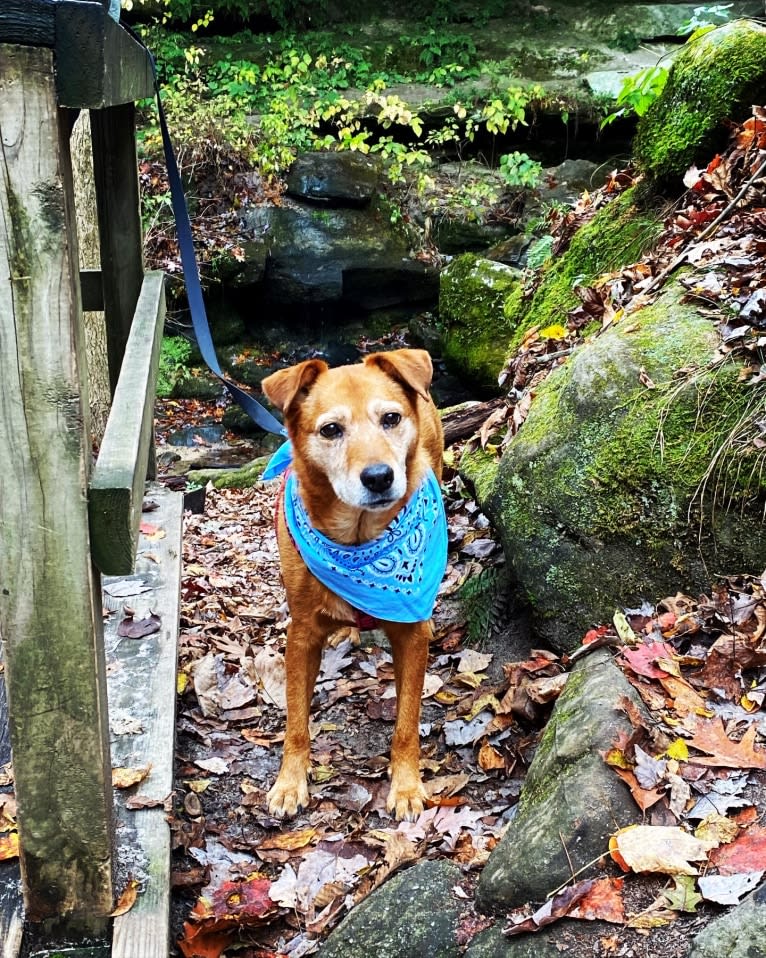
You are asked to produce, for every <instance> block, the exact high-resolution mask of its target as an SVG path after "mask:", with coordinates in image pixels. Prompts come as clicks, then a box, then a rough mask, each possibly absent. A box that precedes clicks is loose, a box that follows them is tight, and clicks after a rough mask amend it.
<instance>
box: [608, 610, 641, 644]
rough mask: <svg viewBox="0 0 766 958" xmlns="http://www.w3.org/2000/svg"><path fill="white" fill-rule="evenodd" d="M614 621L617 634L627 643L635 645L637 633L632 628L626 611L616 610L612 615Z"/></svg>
mask: <svg viewBox="0 0 766 958" xmlns="http://www.w3.org/2000/svg"><path fill="white" fill-rule="evenodd" d="M612 622H614V627H615V629H616V630H617V635H618V636H619V637H620V639H621V640H622V641H623V642H624V643H625V644H626V645H634V644H635V643H636V641H637V640H636V633H635V632H634V631H633V629H631V627H630V623H629V622H628V620H627V619H626V618H625V613H623V612H620V611H619V610H618V611H617V612H615V613H614V616H613V617H612Z"/></svg>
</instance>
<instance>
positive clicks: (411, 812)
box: [386, 777, 426, 822]
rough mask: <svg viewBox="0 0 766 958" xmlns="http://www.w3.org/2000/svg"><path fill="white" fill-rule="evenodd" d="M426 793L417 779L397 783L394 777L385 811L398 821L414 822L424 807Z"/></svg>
mask: <svg viewBox="0 0 766 958" xmlns="http://www.w3.org/2000/svg"><path fill="white" fill-rule="evenodd" d="M425 800H426V793H425V789H424V788H423V785H422V783H421V781H420V779H419V778H415V779H411V778H410V779H409V780H408V781H407V782H401V783H397V781H396V777H394V779H393V781H392V782H391V788H390V790H389V793H388V799H387V800H386V810H387V811H388V812H389V813H390V814H391V815H393V816H394V818H396V819H397V820H398V821H408V822H414V821H415V819H416V818H417V817H418V815H420V813H421V812H422V811H423V808H424V806H425Z"/></svg>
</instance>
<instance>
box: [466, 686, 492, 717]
mask: <svg viewBox="0 0 766 958" xmlns="http://www.w3.org/2000/svg"><path fill="white" fill-rule="evenodd" d="M486 708H490V709H492V711H493V712H494V713H495V715H497V713H498V712H499V711H500V703H499V702H498V700H497V699H496V698H495V696H494V695H492V693H491V692H487V693H485V694H484V695H480V696H479V697H478V698H477V699H476V701H475V702H474V703H473V706H472V707H471V711H470V712H469V713H468V715H466V716H465V720H466V722H470V721H471V720H472V719H475V718H476V716H477V715H478V714H479V712H483V711H484V709H486Z"/></svg>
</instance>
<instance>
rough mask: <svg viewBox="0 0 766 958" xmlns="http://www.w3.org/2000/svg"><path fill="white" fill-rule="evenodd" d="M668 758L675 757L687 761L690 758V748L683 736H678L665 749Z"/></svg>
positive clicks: (679, 760) (678, 760)
mask: <svg viewBox="0 0 766 958" xmlns="http://www.w3.org/2000/svg"><path fill="white" fill-rule="evenodd" d="M665 754H666V755H667V757H668V758H674V759H675V760H676V761H677V762H685V761H686V760H687V759H688V758H689V748H688V746H687V744H686V742H685V741H684V740H683V739H682V738H677V739H676V740H675V741H673V742H671V743H670V745H669V746H668V747H667V749H666V750H665Z"/></svg>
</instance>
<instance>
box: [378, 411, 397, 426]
mask: <svg viewBox="0 0 766 958" xmlns="http://www.w3.org/2000/svg"><path fill="white" fill-rule="evenodd" d="M401 421H402V417H401V414H400V413H398V412H387V413H386V414H385V415H384V416H383V418H382V419H381V420H380V422H381V424H382V426H383V428H384V429H393V428H394V426H398V425H399V423H400V422H401Z"/></svg>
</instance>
